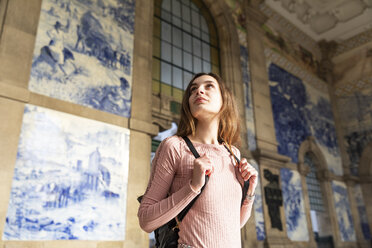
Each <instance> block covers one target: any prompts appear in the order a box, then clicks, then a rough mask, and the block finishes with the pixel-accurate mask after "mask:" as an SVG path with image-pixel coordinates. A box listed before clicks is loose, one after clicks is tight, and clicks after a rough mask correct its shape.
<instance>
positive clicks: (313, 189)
mask: <svg viewBox="0 0 372 248" xmlns="http://www.w3.org/2000/svg"><path fill="white" fill-rule="evenodd" d="M304 163H305V164H307V165H308V166H309V167H310V172H309V173H308V174H307V175H306V184H307V190H308V195H309V200H310V209H311V210H312V211H317V212H325V208H324V202H323V195H322V190H321V187H320V182H319V180H318V179H317V178H316V166H315V157H314V155H313V154H312V153H310V152H307V153H306V154H305V156H304Z"/></svg>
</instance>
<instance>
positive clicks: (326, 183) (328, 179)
mask: <svg viewBox="0 0 372 248" xmlns="http://www.w3.org/2000/svg"><path fill="white" fill-rule="evenodd" d="M316 177H317V179H318V180H319V182H320V184H321V190H322V192H323V193H324V198H323V199H324V204H325V206H324V207H325V209H326V211H327V214H328V217H329V225H330V227H331V234H332V237H333V242H334V246H335V247H342V243H341V237H340V229H339V226H338V221H337V213H336V211H335V209H336V208H335V202H334V198H333V190H332V184H331V183H332V180H333V179H336V178H335V177H334V175H333V174H332V173H331V172H330V171H329V170H328V168H325V167H322V169H319V170H317V172H316ZM337 179H339V178H337Z"/></svg>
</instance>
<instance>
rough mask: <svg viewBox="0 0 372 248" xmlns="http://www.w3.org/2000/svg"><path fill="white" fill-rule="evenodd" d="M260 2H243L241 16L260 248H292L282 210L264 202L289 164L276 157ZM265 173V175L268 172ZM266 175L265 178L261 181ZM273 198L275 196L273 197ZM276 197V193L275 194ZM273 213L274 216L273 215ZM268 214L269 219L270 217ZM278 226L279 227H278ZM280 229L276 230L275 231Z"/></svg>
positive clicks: (263, 18) (258, 0)
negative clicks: (261, 217) (255, 166)
mask: <svg viewBox="0 0 372 248" xmlns="http://www.w3.org/2000/svg"><path fill="white" fill-rule="evenodd" d="M261 2H262V1H260V0H257V1H244V3H243V5H242V6H244V8H245V9H244V13H245V17H246V30H247V44H248V54H249V66H250V77H251V84H252V102H253V111H254V120H255V130H256V143H257V150H256V151H255V152H253V155H254V157H255V159H256V161H257V162H258V163H259V165H260V171H259V175H260V181H261V187H262V189H261V191H262V205H263V211H264V219H265V232H266V240H265V241H264V247H292V242H291V241H290V240H289V239H288V236H287V230H286V219H285V213H284V206H283V204H282V205H281V206H279V205H277V206H275V204H273V200H272V199H271V200H270V199H265V198H270V197H265V190H266V191H267V192H269V191H271V190H273V192H278V191H277V190H275V189H273V188H272V187H273V186H274V188H275V187H276V183H274V184H273V182H272V180H268V178H270V176H268V175H267V174H270V175H271V174H272V175H273V177H274V178H276V177H277V179H278V180H279V181H278V183H277V184H278V185H277V186H278V189H281V186H280V168H283V167H284V165H285V163H288V162H289V161H290V158H288V157H286V156H283V155H280V154H278V153H277V146H278V143H277V140H276V136H275V127H274V119H273V113H272V105H271V98H270V88H269V84H268V82H269V78H268V74H267V69H266V60H265V55H264V49H265V47H264V43H263V40H264V32H263V30H262V28H261V26H262V25H263V24H264V23H265V22H266V20H267V17H266V16H265V15H264V14H263V13H262V12H260V10H259V4H260V3H261ZM268 171H269V172H268ZM265 172H266V178H265ZM274 194H276V193H274ZM278 194H279V193H278ZM274 212H275V213H277V216H274V215H275V214H274V215H273V213H274ZM270 213H271V216H270ZM280 226H281V227H280ZM279 227H280V228H279Z"/></svg>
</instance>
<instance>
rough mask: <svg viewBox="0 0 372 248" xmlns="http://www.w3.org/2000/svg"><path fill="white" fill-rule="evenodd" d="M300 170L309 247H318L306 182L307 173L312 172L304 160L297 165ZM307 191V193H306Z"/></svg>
mask: <svg viewBox="0 0 372 248" xmlns="http://www.w3.org/2000/svg"><path fill="white" fill-rule="evenodd" d="M297 167H298V172H299V173H300V175H301V186H302V192H303V193H304V194H303V196H304V205H305V206H304V207H305V213H306V222H307V230H308V231H309V243H308V247H311V248H316V247H317V245H316V242H315V236H314V232H313V227H312V222H311V217H310V199H309V194H307V192H308V190H307V183H306V175H307V174H308V173H309V172H310V168H309V166H308V165H306V164H304V162H303V161H300V162H299V163H298V165H297ZM305 192H306V193H305Z"/></svg>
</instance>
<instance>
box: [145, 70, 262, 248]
mask: <svg viewBox="0 0 372 248" xmlns="http://www.w3.org/2000/svg"><path fill="white" fill-rule="evenodd" d="M239 135H240V134H239V119H238V112H237V108H236V104H235V101H234V98H233V96H232V94H231V92H230V90H229V89H228V88H227V86H226V85H225V83H224V82H223V80H222V79H221V78H220V77H219V76H217V75H215V74H213V73H208V74H207V73H199V74H197V75H195V76H194V77H193V79H192V80H191V82H190V84H189V85H188V87H187V89H186V91H185V94H184V97H183V101H182V110H181V119H180V122H179V126H178V132H177V134H176V135H175V136H172V137H169V138H167V139H165V140H164V141H163V142H162V143H161V144H160V146H159V148H158V150H157V152H156V155H155V157H154V160H153V162H152V170H151V176H150V180H149V184H148V186H147V190H146V193H145V195H144V196H143V199H142V201H141V205H140V208H139V210H138V218H139V222H140V226H141V228H142V229H143V230H145V231H146V232H152V231H153V230H155V229H156V228H158V227H160V226H162V225H163V224H165V223H167V222H168V221H170V220H171V219H173V218H175V217H176V216H177V215H178V214H179V213H180V212H181V211H182V210H183V209H184V208H185V207H186V206H187V205H188V204H189V203H190V202H191V201H192V200H193V199H194V198H195V197H196V196H197V195H198V194H200V196H199V198H198V199H197V200H196V202H195V203H194V205H193V206H192V208H191V209H190V210H189V212H188V213H187V214H186V216H185V217H184V219H183V220H182V222H181V223H180V224H179V229H180V232H179V240H178V243H179V245H178V247H195V248H201V247H207V248H218V247H221V248H222V247H223V248H226V247H229V248H236V247H241V238H240V228H242V227H243V226H244V224H245V223H246V222H247V220H248V218H249V217H250V215H251V210H252V205H253V201H254V191H255V188H256V186H257V171H256V170H255V169H254V168H253V167H252V166H251V165H250V164H249V163H248V162H247V160H246V159H244V158H243V159H241V162H240V164H237V162H236V160H235V159H234V157H233V156H232V155H231V153H229V152H228V150H227V149H226V148H225V146H224V144H226V145H227V146H228V147H230V150H231V151H232V153H234V155H236V156H237V157H240V152H239V150H238V149H237V148H236V147H234V146H232V145H233V144H236V143H237V142H238V141H239ZM183 136H187V137H188V138H189V139H190V140H191V141H192V143H193V145H194V146H195V148H196V150H197V151H198V153H199V154H200V156H201V157H200V158H197V159H195V157H194V156H193V154H192V153H191V151H190V149H189V148H188V146H187V144H186V142H185V141H184V140H183V138H182V137H183ZM206 174H207V175H209V181H208V183H207V184H206V187H205V188H204V189H203V191H202V192H201V193H200V191H201V188H202V187H203V185H204V184H205V175H206ZM248 179H249V180H250V181H249V182H250V185H249V189H248V193H247V197H246V199H244V201H243V204H242V205H241V201H242V186H243V185H244V181H246V180H248Z"/></svg>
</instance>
